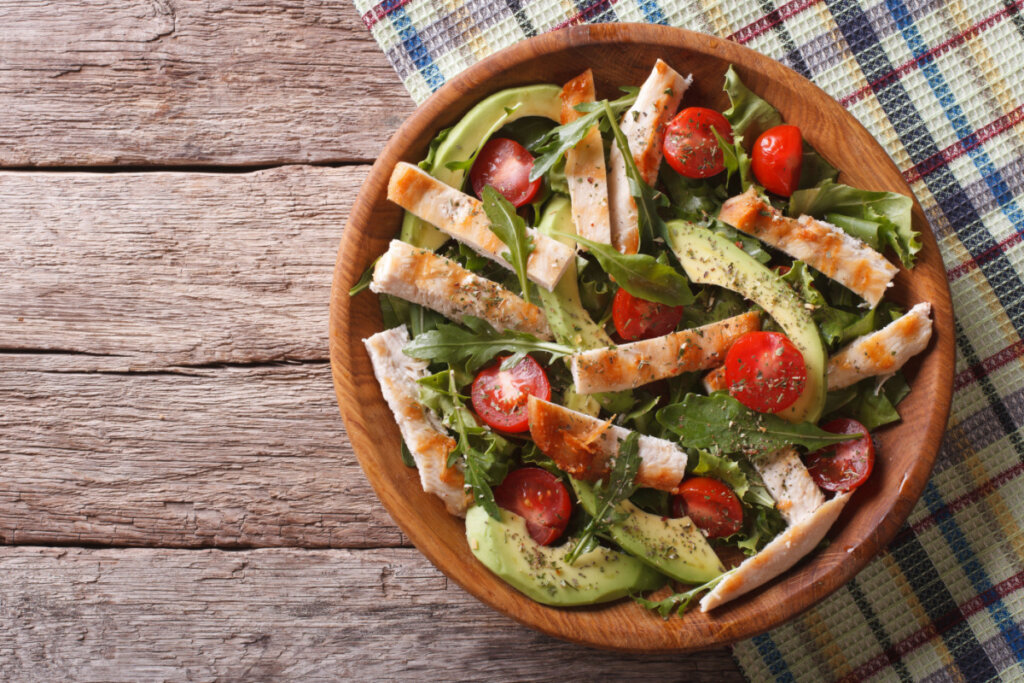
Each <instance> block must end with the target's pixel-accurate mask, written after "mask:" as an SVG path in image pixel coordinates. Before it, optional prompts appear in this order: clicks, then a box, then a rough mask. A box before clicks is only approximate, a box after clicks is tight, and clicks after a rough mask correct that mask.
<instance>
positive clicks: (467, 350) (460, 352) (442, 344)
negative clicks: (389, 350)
mask: <svg viewBox="0 0 1024 683" xmlns="http://www.w3.org/2000/svg"><path fill="white" fill-rule="evenodd" d="M462 323H463V325H465V326H466V327H467V328H469V329H466V328H464V327H460V326H459V325H454V324H441V325H438V326H437V328H436V329H434V330H431V331H429V332H425V333H423V334H419V335H416V336H415V337H413V339H412V341H410V342H409V343H408V344H406V345H405V348H403V349H402V351H404V352H405V355H407V356H412V357H413V358H420V359H423V360H429V361H435V362H443V363H452V364H463V363H464V364H465V369H466V370H467V371H469V372H473V371H475V370H477V369H478V368H480V366H482V365H483V364H485V363H487V362H488V361H489V360H491V359H492V358H494V357H495V356H496V355H498V354H499V353H501V352H502V351H506V352H511V353H513V354H514V355H515V356H517V357H519V358H522V356H524V355H526V354H527V353H531V352H534V351H536V352H542V353H549V354H551V359H552V360H554V359H555V358H561V357H563V356H569V355H571V354H572V353H573V352H574V349H573V348H572V347H570V346H565V345H563V344H556V343H554V342H546V341H541V340H540V339H537V338H536V337H534V336H533V335H532V334H526V333H525V332H514V331H512V330H507V331H505V332H498V331H497V330H495V329H494V328H493V327H491V326H490V325H489V324H488V323H487V322H486V321H484V320H480V319H479V318H474V317H472V316H466V317H465V318H464V319H463V321H462Z"/></svg>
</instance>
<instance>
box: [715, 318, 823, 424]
mask: <svg viewBox="0 0 1024 683" xmlns="http://www.w3.org/2000/svg"><path fill="white" fill-rule="evenodd" d="M725 381H726V384H728V386H729V393H730V394H732V396H733V398H735V399H736V400H738V401H739V402H740V403H742V404H743V405H745V406H747V407H748V408H750V409H751V410H756V411H758V412H761V413H777V412H779V411H780V410H785V409H786V408H788V407H789V406H791V405H793V403H794V402H795V401H796V400H797V398H799V397H800V393H801V392H803V390H804V383H805V382H806V381H807V365H806V364H805V363H804V356H803V354H802V353H800V350H799V349H798V348H796V346H795V345H794V344H793V342H791V341H789V339H787V338H786V335H784V334H780V333H778V332H748V333H746V334H745V335H743V336H742V337H740V338H739V339H737V340H736V342H735V343H734V344H733V345H732V347H730V349H729V352H728V353H727V354H726V355H725Z"/></svg>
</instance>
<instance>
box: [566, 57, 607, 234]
mask: <svg viewBox="0 0 1024 683" xmlns="http://www.w3.org/2000/svg"><path fill="white" fill-rule="evenodd" d="M593 101H594V74H593V72H592V71H591V70H590V69H587V70H586V71H584V72H583V73H581V74H580V75H579V76H577V77H576V78H574V79H572V80H571V81H569V82H568V83H566V84H565V86H564V87H563V88H562V123H563V124H566V123H572V122H573V121H575V120H576V119H578V118H579V117H580V116H583V114H581V113H580V112H578V111H576V110H575V109H573V107H575V106H576V105H578V104H582V103H583V102H593ZM565 180H566V182H567V183H568V184H569V198H570V199H571V200H572V218H573V223H575V225H576V234H578V235H580V236H581V237H584V238H586V239H589V240H593V241H594V242H601V243H603V244H611V243H612V228H611V222H610V218H609V216H608V179H607V173H606V171H605V166H604V144H603V143H602V142H601V131H599V130H598V127H597V126H596V125H595V126H592V127H591V129H590V130H589V131H588V132H587V134H586V136H584V138H583V139H582V140H581V141H580V142H579V144H577V145H576V146H575V147H573V148H572V149H570V150H569V151H568V152H566V155H565Z"/></svg>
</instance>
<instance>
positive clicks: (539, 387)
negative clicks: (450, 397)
mask: <svg viewBox="0 0 1024 683" xmlns="http://www.w3.org/2000/svg"><path fill="white" fill-rule="evenodd" d="M506 357H507V356H506ZM506 357H499V358H498V359H497V360H495V361H494V362H493V363H492V364H490V365H488V366H487V367H485V368H484V369H482V370H481V371H480V372H478V373H477V375H476V378H475V379H474V380H473V387H472V389H471V391H470V399H471V401H472V403H473V410H475V411H476V414H477V415H479V416H480V419H481V420H483V421H484V422H485V423H486V424H487V425H488V426H490V427H492V428H493V429H497V430H500V431H503V432H525V431H526V430H528V429H529V428H530V420H529V416H528V415H527V412H526V402H527V400H529V398H530V396H531V395H533V396H536V397H537V398H541V399H544V400H545V401H548V400H550V399H551V383H550V382H548V376H547V373H545V372H544V368H542V367H541V365H540V363H538V362H537V361H535V360H534V359H533V358H532V357H530V356H525V357H524V358H523V359H522V360H520V361H519V362H518V363H516V364H515V366H514V367H512V368H511V369H509V370H502V369H501V364H502V361H504V360H505V358H506Z"/></svg>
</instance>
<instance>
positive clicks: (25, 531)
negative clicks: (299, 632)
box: [0, 354, 408, 548]
mask: <svg viewBox="0 0 1024 683" xmlns="http://www.w3.org/2000/svg"><path fill="white" fill-rule="evenodd" d="M82 359H83V357H81V356H68V355H45V356H36V355H27V354H26V355H22V354H17V355H8V356H0V471H2V472H3V477H0V542H3V543H15V544H16V543H42V544H45V543H59V544H78V543H85V544H102V545H108V544H109V545H160V546H178V547H210V546H218V547H248V546H256V547H258V546H287V545H293V546H300V547H312V548H315V547H368V546H396V545H407V543H408V542H407V541H405V539H404V538H403V537H402V535H401V533H400V532H399V531H398V529H397V528H396V527H395V525H394V523H393V522H392V521H391V519H390V518H389V517H388V514H387V512H386V511H385V510H384V509H383V508H382V506H381V505H380V504H379V503H378V502H377V499H376V496H374V494H373V491H372V490H371V489H370V487H369V485H368V484H367V482H366V478H365V477H364V476H363V474H362V472H360V470H359V467H358V465H357V464H356V461H355V458H354V456H353V455H352V450H351V446H350V445H349V443H348V441H347V439H346V438H345V434H344V431H343V429H342V425H341V420H340V419H339V418H338V413H337V407H336V404H335V402H334V399H333V396H332V395H331V385H330V377H329V372H328V368H327V364H326V363H315V364H301V365H296V364H283V365H271V366H266V367H228V368H205V369H195V368H173V367H169V368H167V369H165V370H163V371H157V372H149V373H119V372H114V373H109V372H92V371H83V370H82V369H81V360H82ZM85 359H86V360H88V357H85Z"/></svg>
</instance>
